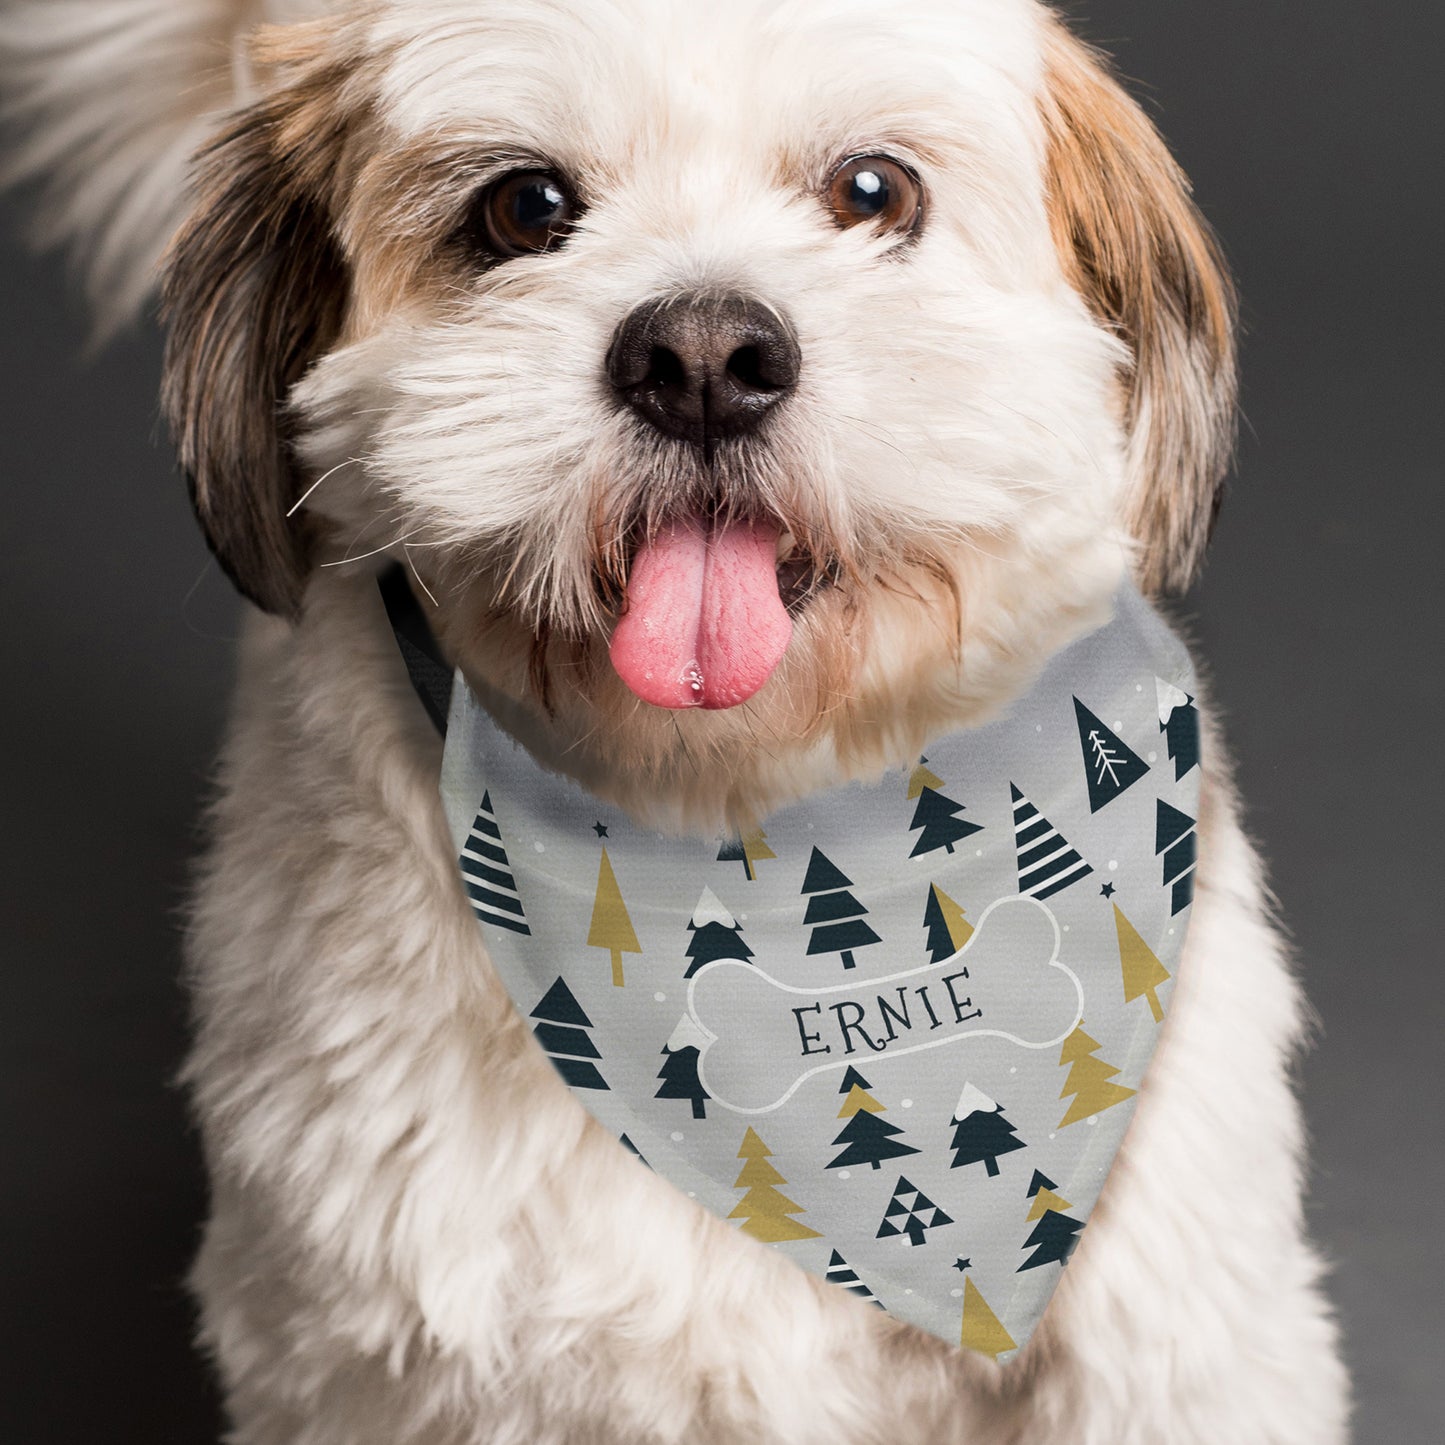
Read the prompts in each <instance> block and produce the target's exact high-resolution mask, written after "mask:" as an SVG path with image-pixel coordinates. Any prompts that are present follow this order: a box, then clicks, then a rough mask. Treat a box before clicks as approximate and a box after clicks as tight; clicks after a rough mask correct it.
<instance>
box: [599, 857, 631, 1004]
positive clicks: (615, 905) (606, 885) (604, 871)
mask: <svg viewBox="0 0 1445 1445" xmlns="http://www.w3.org/2000/svg"><path fill="white" fill-rule="evenodd" d="M587 946H588V947H589V948H605V949H606V950H607V951H608V953H610V954H611V955H612V982H613V983H614V984H615V985H616V986H617V987H618V988H621V987H622V986H623V983H624V980H623V977H622V955H623V954H624V953H641V952H642V945H641V944H640V943H638V941H637V934H636V932H634V930H633V927H632V918H631V915H630V914H629V913H628V912H627V905H626V904H625V903H624V902H623V901H622V890H621V889H620V888H619V887H618V886H617V875H616V874H615V873H614V872H613V871H612V860H611V859H610V858H609V857H608V856H607V849H606V848H603V850H602V861H601V863H599V864H598V866H597V896H596V898H595V899H594V900H593V904H592V923H591V926H590V927H589V928H588V930H587Z"/></svg>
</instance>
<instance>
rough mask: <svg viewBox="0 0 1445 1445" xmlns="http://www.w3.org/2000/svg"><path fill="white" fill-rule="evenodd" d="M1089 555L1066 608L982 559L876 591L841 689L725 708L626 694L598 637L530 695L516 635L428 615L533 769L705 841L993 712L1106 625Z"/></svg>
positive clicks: (1112, 555) (1112, 554)
mask: <svg viewBox="0 0 1445 1445" xmlns="http://www.w3.org/2000/svg"><path fill="white" fill-rule="evenodd" d="M1090 560H1091V562H1092V563H1093V566H1092V569H1091V570H1090V571H1087V572H1086V571H1085V570H1084V569H1083V568H1082V567H1080V568H1078V569H1077V570H1075V571H1074V573H1073V577H1074V579H1075V582H1076V583H1077V581H1078V579H1079V578H1080V577H1086V578H1087V580H1088V582H1089V584H1090V585H1088V586H1087V587H1082V586H1077V585H1076V586H1075V587H1074V588H1072V589H1071V594H1070V596H1069V599H1068V600H1067V602H1064V601H1061V600H1060V599H1059V598H1057V597H1050V596H1048V595H1041V594H1037V593H1035V594H1034V595H1032V596H1030V595H1027V591H1026V589H1019V588H1010V587H1008V586H1007V585H1006V580H1007V579H1006V578H1005V577H1003V576H1002V575H999V574H995V575H989V574H988V572H987V571H986V569H984V568H983V567H979V568H978V569H977V572H976V575H974V576H973V577H971V578H970V579H968V581H967V583H965V582H963V581H962V580H961V579H952V581H951V582H948V583H945V582H942V581H939V582H937V583H936V584H935V585H936V586H937V589H938V593H939V595H938V596H936V597H924V598H923V599H921V602H922V605H920V597H919V596H918V595H917V593H916V592H914V593H912V594H905V593H900V594H899V595H898V596H896V597H885V599H884V601H883V602H881V603H878V602H875V603H874V605H873V607H872V608H871V610H870V611H869V613H868V614H867V615H866V616H865V617H862V618H860V619H859V621H858V625H857V627H856V628H855V629H854V631H853V633H852V636H851V644H852V649H853V655H852V656H851V657H850V658H848V659H847V660H846V668H847V670H846V673H845V674H844V675H846V676H848V677H849V678H850V683H849V685H848V686H847V688H846V689H843V688H839V687H837V686H836V685H835V680H834V678H833V677H832V676H830V675H828V674H827V673H826V672H825V671H823V670H821V669H820V670H819V675H818V676H816V677H815V678H813V679H811V680H810V684H811V685H804V686H793V687H787V686H786V685H785V686H784V687H782V688H779V689H778V693H779V694H780V696H779V697H778V698H777V699H776V700H774V699H772V698H770V697H768V696H767V695H764V696H762V697H760V698H758V699H756V700H754V701H753V702H751V703H749V704H746V705H744V706H742V707H739V708H734V709H730V710H728V711H725V712H706V711H702V710H693V711H687V712H681V713H678V712H669V711H665V710H663V709H659V708H653V707H648V706H647V705H645V704H643V703H640V702H638V701H637V700H636V699H635V698H633V697H631V695H630V694H628V693H626V691H625V690H624V689H623V688H622V687H621V684H620V683H619V682H618V680H617V679H616V677H615V676H614V675H613V674H612V672H611V670H610V668H609V667H608V664H607V659H606V655H605V651H604V650H603V648H602V645H601V644H600V643H598V644H596V645H595V646H594V648H593V649H592V650H591V651H590V652H586V653H583V654H581V655H578V654H576V653H574V654H573V655H572V656H570V657H569V658H567V659H566V661H565V662H559V663H549V664H548V666H549V667H550V668H551V669H552V670H551V672H550V674H549V676H548V677H547V687H546V694H547V695H546V697H545V699H544V698H543V697H542V695H541V694H540V692H539V689H538V687H537V676H536V670H535V668H533V667H532V666H530V665H529V661H528V659H529V658H531V657H533V655H534V654H533V651H532V640H531V639H530V638H529V637H528V636H526V635H525V633H524V632H523V631H522V630H521V629H520V628H517V627H515V626H513V625H509V624H507V623H505V622H503V623H492V624H490V625H489V626H488V627H486V628H485V629H482V630H480V631H479V630H475V629H474V630H470V631H468V630H466V629H465V628H464V627H463V626H461V625H460V624H459V618H458V616H457V613H456V612H455V611H449V609H447V608H441V609H437V610H436V611H435V612H434V613H433V619H434V621H435V624H436V631H437V633H438V635H439V636H440V638H441V639H442V642H443V649H444V652H445V655H447V656H448V657H449V658H450V659H452V660H454V661H458V662H459V663H460V667H461V670H462V673H463V676H464V677H465V679H466V681H467V683H468V685H469V686H470V687H471V688H472V690H473V692H474V693H475V694H476V695H477V697H478V699H479V700H480V701H481V702H482V703H483V705H484V706H485V707H486V708H487V710H488V711H489V712H491V713H492V714H493V716H494V717H496V719H497V720H498V722H499V723H500V724H501V725H502V726H503V727H504V728H506V729H507V730H508V731H509V732H511V733H512V735H513V736H514V737H516V738H517V739H519V740H520V741H521V742H522V743H523V744H524V745H525V746H526V747H527V748H528V749H529V751H531V752H532V753H533V754H534V755H535V756H536V757H537V758H538V759H539V761H541V762H542V763H543V764H544V765H545V766H548V767H551V768H554V769H556V770H557V771H559V772H561V773H564V774H566V775H568V776H571V777H573V778H574V779H576V780H577V781H578V782H580V783H581V784H583V786H585V787H587V788H588V789H589V790H591V791H592V792H594V793H596V794H597V795H598V796H599V798H602V799H605V800H606V801H608V802H610V803H612V804H613V805H615V806H617V807H619V808H621V809H622V810H624V811H625V812H627V813H629V814H630V815H632V816H633V817H634V818H636V819H638V820H639V821H642V822H646V823H648V824H649V825H651V826H654V827H658V828H661V829H664V830H668V831H673V832H693V831H696V832H701V833H706V834H708V835H711V834H713V833H715V832H717V831H718V830H719V829H729V828H730V829H746V828H749V827H752V826H755V825H757V824H758V823H760V822H761V821H762V820H763V819H764V818H766V817H767V816H768V814H770V813H772V812H773V811H775V810H776V809H777V808H779V807H782V806H784V805H786V804H788V803H791V802H795V801H797V800H799V799H801V798H804V797H807V796H808V795H810V794H812V793H814V792H817V791H819V790H821V789H825V788H829V787H834V786H836V785H838V784H840V783H843V782H848V781H854V780H868V779H873V778H876V777H878V776H879V775H881V774H882V773H883V772H884V771H885V770H887V769H890V768H897V767H901V766H904V765H907V764H911V763H912V762H914V761H916V759H917V757H918V755H919V753H920V752H921V751H922V750H923V749H924V748H925V747H926V746H927V744H928V742H929V740H930V739H932V738H936V737H938V736H940V735H942V734H945V733H948V732H952V731H955V730H957V729H959V728H962V727H969V726H975V725H979V724H982V723H985V722H988V721H991V720H992V719H994V718H996V717H998V716H999V715H1001V714H1002V713H1003V712H1004V711H1006V709H1007V708H1008V706H1009V705H1010V704H1011V703H1012V702H1013V701H1014V700H1015V699H1017V698H1018V697H1020V696H1022V695H1023V694H1024V693H1026V692H1027V691H1028V689H1029V688H1030V687H1031V686H1032V684H1033V682H1034V681H1035V679H1036V678H1037V676H1038V674H1039V671H1040V670H1041V669H1042V667H1043V666H1044V664H1045V663H1046V662H1047V661H1048V659H1049V658H1050V657H1052V656H1053V655H1054V654H1055V653H1056V652H1058V651H1059V650H1060V649H1061V648H1063V647H1066V646H1067V645H1068V644H1069V643H1070V642H1072V641H1074V640H1075V639H1076V638H1078V637H1080V636H1082V635H1083V634H1085V633H1087V632H1089V631H1091V630H1093V629H1094V628H1096V627H1098V626H1099V625H1101V624H1102V623H1103V622H1104V621H1105V620H1106V619H1107V617H1108V614H1109V604H1110V599H1111V598H1112V596H1113V594H1114V591H1115V589H1116V588H1117V586H1118V584H1119V582H1120V581H1121V580H1122V575H1123V570H1124V569H1123V559H1122V557H1121V555H1120V554H1119V553H1118V551H1117V550H1115V549H1110V548H1108V547H1100V548H1097V549H1095V550H1094V552H1093V555H1092V556H1091V558H1090ZM920 585H927V582H926V581H925V582H923V583H921V584H920ZM945 618H949V619H957V623H956V625H954V623H953V622H952V621H944V619H945ZM837 665H838V666H840V667H842V666H843V665H844V664H843V663H842V662H840V663H839V664H837ZM579 674H580V675H581V677H582V678H583V679H585V681H584V682H583V683H582V685H579V683H578V681H577V679H578V676H579Z"/></svg>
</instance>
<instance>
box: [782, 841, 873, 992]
mask: <svg viewBox="0 0 1445 1445" xmlns="http://www.w3.org/2000/svg"><path fill="white" fill-rule="evenodd" d="M852 886H853V880H852V879H851V878H849V877H848V875H847V874H846V873H844V872H843V871H842V870H841V869H839V868H838V867H836V866H835V865H834V864H833V863H832V862H830V861H829V859H828V858H827V856H826V855H825V854H824V853H823V852H822V851H821V850H820V849H817V848H814V849H813V852H812V856H811V857H810V858H809V860H808V872H807V875H806V876H805V877H804V879H803V889H802V891H803V893H804V895H805V896H807V895H811V896H809V897H808V911H807V912H806V913H805V914H804V915H803V922H804V923H805V924H810V925H816V926H815V927H814V928H813V936H812V938H810V939H809V940H808V957H810V958H811V957H813V956H814V955H815V954H820V953H837V954H841V955H842V959H843V967H844V968H853V967H855V966H856V963H857V960H856V959H855V958H854V957H853V950H854V949H855V948H866V947H868V945H869V944H873V943H881V942H882V941H883V940H882V939H881V938H879V937H878V935H877V934H876V933H874V931H873V930H872V929H871V928H870V927H869V926H868V925H867V924H866V923H864V922H863V917H864V915H865V914H866V913H867V912H868V910H867V909H866V908H865V907H864V906H863V905H862V904H861V903H859V902H858V900H857V899H856V898H854V897H853V895H852V894H851V893H850V892H849V891H848V890H849V889H850V888H851V887H852Z"/></svg>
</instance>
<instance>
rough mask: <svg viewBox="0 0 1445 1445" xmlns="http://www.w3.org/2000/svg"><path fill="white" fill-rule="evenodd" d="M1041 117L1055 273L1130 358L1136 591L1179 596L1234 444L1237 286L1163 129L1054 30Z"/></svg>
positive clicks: (1090, 56)
mask: <svg viewBox="0 0 1445 1445" xmlns="http://www.w3.org/2000/svg"><path fill="white" fill-rule="evenodd" d="M1042 109H1043V116H1044V124H1045V129H1046V134H1047V141H1048V157H1047V167H1048V172H1047V174H1048V194H1049V207H1050V221H1051V224H1052V226H1053V231H1054V241H1055V244H1056V246H1057V248H1058V250H1059V254H1060V256H1061V258H1062V260H1063V263H1064V269H1065V274H1066V275H1067V276H1068V277H1069V279H1070V281H1071V282H1072V283H1073V285H1074V286H1075V288H1076V289H1077V290H1078V291H1079V292H1080V294H1081V295H1082V296H1083V298H1084V300H1085V301H1086V302H1087V303H1088V305H1089V308H1090V309H1091V310H1092V311H1093V313H1094V315H1095V316H1096V317H1098V318H1099V320H1100V321H1101V322H1103V323H1104V324H1105V325H1106V326H1108V327H1109V328H1110V330H1112V331H1113V332H1114V333H1115V334H1116V335H1117V336H1118V337H1119V339H1120V340H1121V341H1123V342H1124V344H1125V345H1126V346H1127V347H1128V348H1129V350H1130V352H1131V354H1132V357H1133V364H1132V367H1131V368H1130V372H1129V374H1128V375H1127V376H1126V377H1125V378H1124V379H1123V385H1124V420H1125V425H1126V427H1127V429H1128V438H1129V457H1128V461H1129V471H1130V497H1129V514H1128V523H1129V527H1130V530H1131V532H1132V533H1133V535H1134V537H1135V538H1136V539H1137V541H1138V542H1139V545H1140V563H1139V574H1140V582H1141V584H1142V585H1143V586H1144V588H1145V589H1146V590H1148V591H1151V592H1157V591H1174V590H1178V591H1182V590H1183V589H1184V588H1185V587H1187V586H1188V585H1189V583H1190V581H1191V580H1192V578H1193V577H1194V574H1195V572H1196V571H1197V569H1198V566H1199V563H1200V561H1201V559H1202V557H1203V554H1204V551H1205V548H1206V547H1207V545H1208V542H1209V536H1210V533H1211V532H1212V530H1213V525H1214V519H1215V516H1216V515H1217V513H1218V510H1219V501H1220V495H1221V488H1222V486H1223V480H1224V474H1225V472H1226V470H1227V469H1228V466H1229V462H1230V457H1231V453H1232V450H1233V445H1234V436H1235V402H1236V371H1235V297H1234V289H1233V286H1232V284H1231V282H1230V279H1229V275H1228V272H1227V271H1226V269H1225V266H1224V263H1223V260H1222V257H1221V255H1220V252H1219V248H1218V245H1217V243H1216V242H1215V240H1214V237H1213V235H1212V234H1211V232H1210V230H1209V226H1208V224H1207V223H1206V222H1205V220H1204V218H1203V217H1202V216H1201V215H1200V213H1199V211H1198V209H1197V208H1196V206H1195V205H1194V202H1193V200H1192V199H1191V195H1190V189H1189V182H1188V180H1187V179H1186V178H1185V176H1184V174H1183V173H1182V172H1181V171H1180V169H1179V166H1178V165H1177V163H1176V162H1175V160H1174V158H1173V157H1172V156H1171V155H1170V153H1169V151H1168V148H1167V147H1166V146H1165V144H1164V141H1163V140H1162V139H1161V137H1160V136H1159V133H1158V132H1157V131H1156V130H1155V128H1154V126H1153V125H1152V124H1151V123H1150V121H1149V119H1148V117H1147V116H1145V114H1144V112H1143V111H1142V110H1141V109H1140V108H1139V106H1138V105H1137V104H1136V103H1135V102H1134V101H1133V100H1132V99H1130V97H1129V96H1128V95H1127V94H1126V93H1125V92H1124V90H1123V88H1122V87H1121V86H1120V85H1119V84H1118V82H1117V81H1115V80H1114V79H1113V77H1112V76H1111V75H1110V73H1109V71H1108V68H1107V65H1106V62H1104V60H1103V59H1102V58H1101V57H1100V56H1099V55H1098V54H1097V53H1095V52H1094V51H1093V50H1091V49H1090V48H1089V47H1088V46H1086V45H1085V44H1083V43H1082V42H1081V41H1079V40H1077V39H1076V38H1075V37H1074V36H1072V35H1071V34H1069V32H1068V31H1067V30H1066V29H1065V28H1064V27H1063V25H1062V24H1060V23H1057V22H1051V23H1050V24H1049V26H1048V32H1047V43H1046V79H1045V85H1044V90H1043V95H1042Z"/></svg>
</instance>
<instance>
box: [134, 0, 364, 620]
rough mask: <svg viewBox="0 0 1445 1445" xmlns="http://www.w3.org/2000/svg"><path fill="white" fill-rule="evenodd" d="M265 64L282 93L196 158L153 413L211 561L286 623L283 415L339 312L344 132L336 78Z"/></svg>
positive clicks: (299, 575) (292, 545) (294, 575)
mask: <svg viewBox="0 0 1445 1445" xmlns="http://www.w3.org/2000/svg"><path fill="white" fill-rule="evenodd" d="M294 29H295V30H296V31H308V30H310V29H311V27H294ZM289 33H290V32H276V34H278V35H283V36H284V35H288V34H289ZM272 58H274V59H276V60H277V61H278V63H279V64H280V65H281V66H282V67H283V69H282V70H281V72H280V74H281V77H282V78H281V82H280V83H279V84H278V85H277V86H276V87H275V88H274V89H273V90H272V92H271V93H270V94H269V95H268V96H267V98H265V99H264V100H261V101H259V102H257V103H256V104H254V105H252V106H251V107H249V108H248V109H246V110H244V111H242V112H240V113H239V114H238V115H237V116H236V117H235V118H234V119H233V120H232V121H231V122H230V124H229V125H228V126H227V127H226V129H225V130H224V131H223V132H222V133H221V134H220V135H219V136H217V137H216V139H215V140H214V141H212V142H211V144H210V145H208V146H207V147H206V149H205V150H204V151H203V152H202V153H201V155H200V156H199V157H198V160H197V167H196V173H195V184H194V194H195V206H194V209H193V211H192V213H191V216H190V218H189V219H188V220H187V221H186V223H185V224H184V225H183V226H182V228H181V230H180V232H179V233H178V234H177V236H176V239H175V240H174V242H173V243H172V246H171V250H170V254H169V256H168V258H167V261H166V265H165V273H164V282H163V289H162V303H163V318H164V320H165V323H166V326H167V328H168V334H167V338H166V357H165V370H164V379H163V383H162V405H163V408H164V411H165V414H166V418H167V420H168V421H169V423H170V426H171V431H172V434H173V436H174V438H175V442H176V449H177V452H178V454H179V457H180V463H181V467H182V468H183V470H184V472H185V474H186V477H187V480H188V482H189V485H190V489H191V498H192V501H193V503H194V505H195V509H196V515H197V517H198V518H199V519H200V523H201V526H202V528H203V530H204V531H205V534H206V540H207V541H208V542H209V544H210V547H211V550H212V552H214V553H215V555H216V558H217V560H218V561H219V562H220V564H221V566H222V568H223V569H224V570H225V571H226V573H227V575H228V576H229V577H230V578H231V580H232V581H233V582H234V583H235V584H236V586H237V587H238V588H239V589H240V590H241V592H243V593H244V594H245V595H246V596H247V597H249V598H250V599H251V600H252V601H253V602H255V603H256V604H257V605H258V606H260V607H261V608H263V609H264V610H266V611H268V612H274V613H277V614H280V615H282V616H287V617H294V616H295V615H296V614H297V612H298V611H299V609H300V605H301V596H302V592H303V590H304V587H305V582H306V577H307V574H308V572H309V570H310V564H309V551H310V547H309V545H308V538H307V536H306V534H305V530H304V526H303V525H302V524H301V523H300V522H299V521H298V520H293V519H292V518H291V517H290V516H289V515H288V514H289V513H290V512H291V510H292V508H293V507H294V505H295V503H296V500H297V497H298V494H299V476H298V472H297V470H296V467H295V464H294V462H293V459H292V456H291V452H290V445H289V437H288V434H287V431H288V429H287V424H286V414H285V407H286V399H287V396H288V393H289V392H290V390H291V387H292V386H293V385H294V384H295V383H296V381H298V380H299V379H300V377H301V376H302V374H303V373H304V372H305V371H306V369H307V368H308V367H309V365H310V364H311V362H312V361H314V360H315V359H316V358H317V357H318V356H319V355H320V354H321V353H322V352H324V351H325V350H326V349H327V348H328V347H329V346H330V345H331V344H332V343H333V342H334V340H335V338H336V336H337V334H338V332H339V330H340V327H341V323H342V318H343V316H344V313H345V309H346V302H347V284H348V283H347V270H346V266H345V262H344V260H343V257H342V254H341V251H340V248H339V246H338V244H337V242H336V239H335V236H334V234H333V228H332V222H331V210H330V206H329V204H328V199H329V195H330V193H331V192H332V189H333V187H334V186H335V185H336V172H337V168H338V165H339V163H340V158H341V154H342V150H343V141H344V136H345V131H346V121H345V118H344V116H343V115H342V113H341V111H340V108H339V105H338V103H337V98H338V95H339V93H340V89H341V84H340V82H341V76H340V75H339V74H338V72H337V71H336V70H335V69H328V68H327V67H326V66H324V65H323V64H322V63H321V62H320V61H319V60H317V59H314V58H312V57H311V56H310V55H309V53H307V54H306V58H305V59H302V58H301V52H298V51H297V50H296V49H295V47H294V45H292V46H291V47H290V48H289V49H288V50H286V51H282V52H279V53H278V49H277V46H276V44H275V41H274V40H273V42H272Z"/></svg>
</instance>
